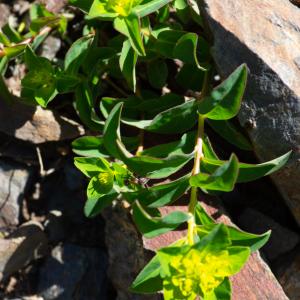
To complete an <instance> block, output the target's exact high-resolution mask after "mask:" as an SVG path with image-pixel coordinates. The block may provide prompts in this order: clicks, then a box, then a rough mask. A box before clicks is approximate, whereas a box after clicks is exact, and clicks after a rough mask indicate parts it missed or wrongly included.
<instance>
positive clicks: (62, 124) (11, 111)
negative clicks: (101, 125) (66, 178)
mask: <svg viewBox="0 0 300 300" xmlns="http://www.w3.org/2000/svg"><path fill="white" fill-rule="evenodd" d="M0 121H1V122H0V131H1V132H3V133H5V134H7V135H10V136H14V137H16V138H18V139H20V140H23V141H29V142H32V143H34V144H40V143H45V142H51V141H61V140H67V139H74V138H76V137H78V136H79V135H82V134H83V133H84V130H83V127H82V126H80V125H79V124H78V123H76V122H74V121H71V120H68V119H66V118H63V117H61V116H60V115H58V114H57V113H55V112H53V111H50V110H47V109H43V108H41V107H33V106H28V105H25V104H23V103H21V100H14V101H13V102H12V104H8V103H7V102H5V100H3V99H1V98H0Z"/></svg>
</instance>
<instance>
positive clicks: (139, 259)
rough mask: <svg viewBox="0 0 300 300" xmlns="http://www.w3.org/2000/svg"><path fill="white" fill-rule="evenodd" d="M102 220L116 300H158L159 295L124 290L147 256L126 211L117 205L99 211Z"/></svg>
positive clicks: (120, 205)
mask: <svg viewBox="0 0 300 300" xmlns="http://www.w3.org/2000/svg"><path fill="white" fill-rule="evenodd" d="M103 216H104V218H105V220H106V226H105V231H106V234H105V239H106V245H107V248H108V253H109V270H108V275H109V277H110V280H111V281H112V283H113V285H114V287H115V289H116V291H117V293H118V296H117V300H146V299H147V300H160V299H162V297H161V295H149V296H148V295H138V294H132V293H130V292H129V291H128V288H129V287H130V285H131V283H132V282H133V281H134V279H135V277H136V276H137V275H138V273H139V271H140V270H141V269H142V268H143V267H144V266H145V265H146V263H147V261H148V260H149V258H150V256H149V255H147V253H146V252H145V250H144V246H143V241H142V239H141V236H140V234H139V233H138V232H137V230H136V227H135V226H134V224H133V223H132V220H131V216H130V214H129V212H128V211H127V210H126V209H125V208H124V207H123V205H122V204H120V203H117V204H116V205H115V206H114V207H109V208H107V209H105V210H104V211H103Z"/></svg>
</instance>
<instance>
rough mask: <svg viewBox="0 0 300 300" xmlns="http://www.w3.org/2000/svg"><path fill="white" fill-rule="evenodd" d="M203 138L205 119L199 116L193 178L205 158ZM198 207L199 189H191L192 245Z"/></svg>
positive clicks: (189, 226) (189, 227) (189, 224)
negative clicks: (203, 157)
mask: <svg viewBox="0 0 300 300" xmlns="http://www.w3.org/2000/svg"><path fill="white" fill-rule="evenodd" d="M203 136H204V118H203V117H202V116H201V115H200V114H199V116H198V130H197V138H196V144H195V158H194V167H193V170H192V176H193V175H197V174H198V173H199V172H200V161H201V158H202V156H203V150H202V148H203ZM196 205H197V187H192V188H191V197H190V203H189V213H190V214H191V216H192V217H191V219H190V220H189V221H188V243H189V244H190V245H192V244H194V229H195V225H196V224H195V219H194V214H195V208H196Z"/></svg>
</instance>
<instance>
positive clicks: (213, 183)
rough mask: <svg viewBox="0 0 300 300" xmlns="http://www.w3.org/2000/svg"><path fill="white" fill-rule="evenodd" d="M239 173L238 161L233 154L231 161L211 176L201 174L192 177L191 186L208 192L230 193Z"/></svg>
mask: <svg viewBox="0 0 300 300" xmlns="http://www.w3.org/2000/svg"><path fill="white" fill-rule="evenodd" d="M238 172H239V164H238V159H237V157H236V156H235V155H234V154H233V155H232V156H231V157H230V159H229V161H228V162H226V163H225V164H223V165H222V166H220V167H219V168H218V169H216V170H215V171H214V173H213V174H211V175H209V174H206V173H202V172H201V173H199V174H197V175H194V176H192V177H191V178H190V185H191V186H195V187H200V188H202V189H207V190H214V191H223V192H230V191H232V190H233V189H234V185H235V183H236V180H237V178H238Z"/></svg>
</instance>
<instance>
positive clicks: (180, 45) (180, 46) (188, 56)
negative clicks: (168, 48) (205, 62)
mask: <svg viewBox="0 0 300 300" xmlns="http://www.w3.org/2000/svg"><path fill="white" fill-rule="evenodd" d="M197 45H198V35H197V34H196V33H192V32H189V33H186V34H185V35H183V36H182V37H181V38H180V39H179V40H178V41H177V43H176V46H175V48H174V53H173V55H174V57H176V58H178V59H180V60H181V61H183V62H184V63H187V64H192V65H196V66H197V67H198V68H199V69H201V70H203V71H205V70H206V69H205V68H203V67H201V65H200V64H199V61H198V58H197Z"/></svg>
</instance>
